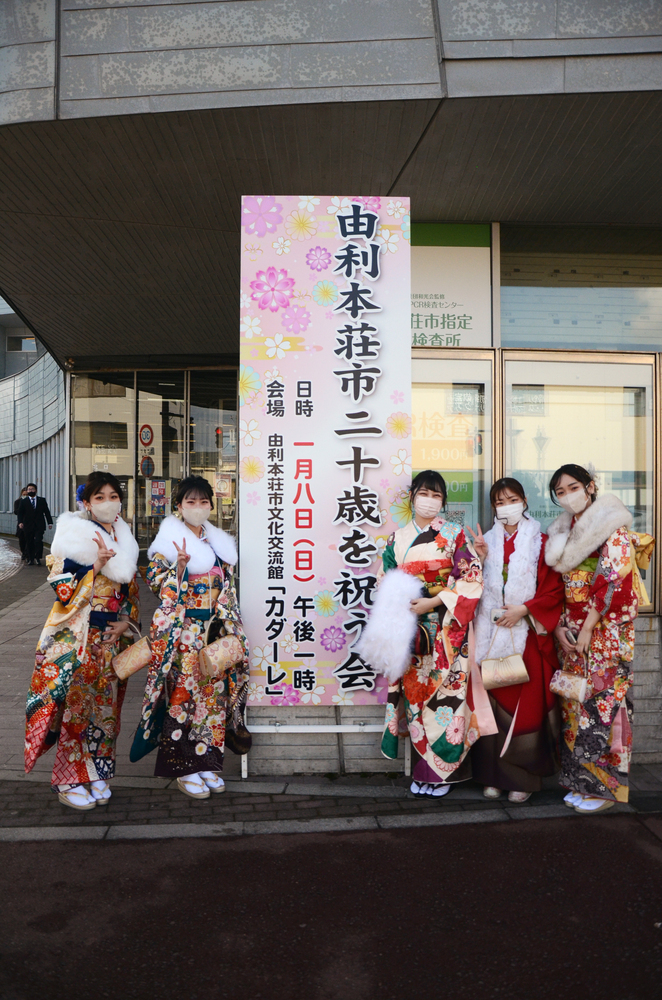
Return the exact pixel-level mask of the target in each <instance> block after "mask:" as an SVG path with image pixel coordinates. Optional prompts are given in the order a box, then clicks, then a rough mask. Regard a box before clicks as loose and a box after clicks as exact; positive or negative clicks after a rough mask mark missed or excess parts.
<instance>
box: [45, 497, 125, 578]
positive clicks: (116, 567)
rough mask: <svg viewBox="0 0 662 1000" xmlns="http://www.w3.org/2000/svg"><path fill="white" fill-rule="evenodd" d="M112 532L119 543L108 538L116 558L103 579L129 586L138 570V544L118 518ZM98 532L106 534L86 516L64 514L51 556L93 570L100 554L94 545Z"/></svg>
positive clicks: (112, 560)
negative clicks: (92, 566)
mask: <svg viewBox="0 0 662 1000" xmlns="http://www.w3.org/2000/svg"><path fill="white" fill-rule="evenodd" d="M113 528H114V529H115V535H116V536H117V541H114V540H113V539H112V538H108V539H107V540H106V545H107V546H108V548H109V549H115V553H116V554H115V555H114V556H113V557H112V559H109V560H108V562H107V563H106V565H105V566H104V568H103V575H104V576H107V577H108V579H109V580H112V581H113V582H114V583H130V582H131V580H133V578H134V576H135V575H136V570H137V568H138V542H137V541H136V540H135V538H134V537H133V534H132V532H131V528H130V527H129V525H128V524H127V523H126V521H123V520H122V518H121V517H116V518H115V521H114V523H113ZM97 531H98V532H100V533H101V534H103V529H102V528H101V527H99V525H98V524H97V522H96V521H93V520H92V519H91V518H89V517H87V515H86V514H83V513H82V512H80V511H77V512H75V513H73V512H71V511H65V513H64V514H60V516H59V517H58V519H57V525H56V528H55V536H54V538H53V543H52V545H51V555H54V556H58V557H59V558H60V559H72V560H73V561H74V562H77V563H80V564H81V566H91V565H92V563H93V562H94V561H95V560H96V557H97V554H98V552H99V548H98V546H97V543H96V542H95V541H94V536H95V534H96V533H97Z"/></svg>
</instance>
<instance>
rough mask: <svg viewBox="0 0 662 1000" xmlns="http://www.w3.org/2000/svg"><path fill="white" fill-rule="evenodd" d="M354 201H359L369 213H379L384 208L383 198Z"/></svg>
mask: <svg viewBox="0 0 662 1000" xmlns="http://www.w3.org/2000/svg"><path fill="white" fill-rule="evenodd" d="M352 201H357V202H358V203H359V205H363V207H364V208H365V209H367V210H368V212H378V211H379V209H380V208H381V207H382V199H381V198H352Z"/></svg>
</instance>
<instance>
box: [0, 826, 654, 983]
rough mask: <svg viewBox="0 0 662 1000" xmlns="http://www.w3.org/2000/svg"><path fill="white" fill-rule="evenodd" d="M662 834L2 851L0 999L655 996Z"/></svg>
mask: <svg viewBox="0 0 662 1000" xmlns="http://www.w3.org/2000/svg"><path fill="white" fill-rule="evenodd" d="M646 824H648V825H646ZM654 831H655V832H656V833H657V834H658V835H659V837H660V838H662V820H661V819H649V820H647V821H646V822H644V821H642V820H641V819H639V818H636V817H631V816H627V815H622V816H610V817H607V816H605V817H594V818H592V819H586V818H583V817H581V818H580V817H577V818H570V819H567V820H547V821H535V820H531V821H524V820H523V821H521V822H519V823H510V824H503V825H502V824H485V825H484V826H456V827H452V826H450V827H436V828H423V829H416V830H411V831H410V830H407V831H394V832H381V833H355V834H344V833H343V834H326V835H323V834H309V835H305V836H299V835H294V836H272V837H266V836H265V837H244V838H241V839H239V838H238V839H235V840H222V841H220V840H198V841H195V840H186V841H183V840H172V841H158V842H145V841H142V842H128V843H99V844H94V843H89V842H87V843H80V842H78V843H71V844H66V843H62V842H58V843H43V844H37V843H21V844H11V845H9V844H5V845H3V846H2V859H3V863H2V866H1V868H0V897H1V898H2V899H3V900H4V904H3V906H2V908H1V909H0V951H1V952H2V960H1V962H2V964H1V966H0V967H1V969H2V972H1V973H0V976H1V977H2V978H0V997H1V998H2V1000H35V998H43V997H48V998H50V1000H60V998H62V1000H64V998H67V1000H69V998H71V997H78V998H81V1000H90V998H95V1000H96V998H103V997H113V998H121V1000H125V998H134V997H135V998H140V1000H161V998H180V997H181V998H185V1000H220V998H226V997H227V998H232V1000H239V998H244V997H245V998H248V1000H419V998H420V1000H428V998H434V1000H447V998H448V1000H450V998H453V1000H454V998H458V1000H464V998H470V1000H486V998H502V997H503V998H506V997H507V998H508V1000H546V998H550V1000H551V998H554V1000H565V998H568V1000H570V998H572V1000H577V998H581V997H586V998H594V997H604V998H606V1000H644V998H646V1000H648V998H654V997H657V996H659V995H660V974H661V973H662V892H661V890H662V840H661V839H658V836H656V835H655V832H654Z"/></svg>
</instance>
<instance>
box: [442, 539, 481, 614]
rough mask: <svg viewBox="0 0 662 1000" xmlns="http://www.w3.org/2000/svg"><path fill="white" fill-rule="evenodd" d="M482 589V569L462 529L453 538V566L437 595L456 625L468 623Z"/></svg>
mask: <svg viewBox="0 0 662 1000" xmlns="http://www.w3.org/2000/svg"><path fill="white" fill-rule="evenodd" d="M482 593H483V570H482V567H481V564H480V559H479V558H478V556H477V555H476V552H475V550H474V547H473V545H472V544H471V542H470V541H469V540H468V539H467V537H466V535H465V533H464V529H462V530H461V531H460V533H459V534H458V535H457V536H456V538H455V547H454V551H453V568H452V569H451V571H450V575H449V577H448V581H447V583H446V587H445V588H444V590H442V591H440V593H439V596H440V597H441V600H442V602H443V604H444V605H445V606H446V607H447V608H448V610H449V611H450V612H451V614H452V615H453V617H454V618H455V620H456V621H457V622H458V624H460V625H468V624H469V622H470V621H472V620H473V617H474V615H475V613H476V608H477V606H478V602H479V601H480V598H481V596H482Z"/></svg>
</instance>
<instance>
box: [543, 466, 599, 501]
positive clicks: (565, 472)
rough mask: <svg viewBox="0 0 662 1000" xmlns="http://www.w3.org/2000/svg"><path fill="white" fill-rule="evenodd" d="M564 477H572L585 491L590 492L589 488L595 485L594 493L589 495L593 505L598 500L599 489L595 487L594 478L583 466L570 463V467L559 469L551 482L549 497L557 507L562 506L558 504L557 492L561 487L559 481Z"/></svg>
mask: <svg viewBox="0 0 662 1000" xmlns="http://www.w3.org/2000/svg"><path fill="white" fill-rule="evenodd" d="M562 476H572V478H573V479H576V480H577V482H578V483H581V484H582V486H583V487H584V489H585V490H588V487H589V486H590V485H591V483H593V486H594V487H595V491H594V492H593V493H589V494H588V495H589V497H590V498H591V503H593V502H594V501H595V500H597V497H598V487H597V486H596V485H595V479H594V477H593V476H592V475H591V473H590V472H588V471H587V470H586V469H585V468H584V466H583V465H575V464H574V463H573V462H570V463H569V464H568V465H562V466H561V468H560V469H557V470H556V472H555V473H554V475H553V476H552V478H551V479H550V481H549V495H550V497H551V498H552V503H553V504H556V506H557V507H560V506H561V504H560V503H558V501H557V499H556V493H555V490H556V487H557V486H558V485H559V480H560V479H561V477H562Z"/></svg>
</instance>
